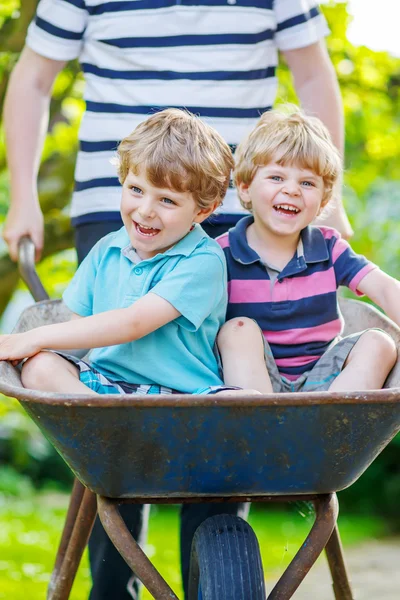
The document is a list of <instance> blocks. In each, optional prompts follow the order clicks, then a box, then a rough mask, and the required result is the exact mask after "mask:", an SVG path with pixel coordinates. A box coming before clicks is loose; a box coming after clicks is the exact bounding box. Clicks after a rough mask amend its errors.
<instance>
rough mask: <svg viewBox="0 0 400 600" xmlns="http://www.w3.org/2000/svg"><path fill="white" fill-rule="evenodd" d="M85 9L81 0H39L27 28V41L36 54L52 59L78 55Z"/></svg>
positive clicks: (85, 21) (65, 58) (69, 57)
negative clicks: (33, 16)
mask: <svg viewBox="0 0 400 600" xmlns="http://www.w3.org/2000/svg"><path fill="white" fill-rule="evenodd" d="M87 17H88V12H87V10H86V6H85V2H84V0H40V2H39V5H38V7H37V11H36V15H35V18H34V19H33V21H32V22H31V24H30V26H29V28H28V34H27V38H26V43H27V45H28V46H29V48H31V50H34V51H35V52H36V53H37V54H40V55H41V56H44V57H46V58H52V59H54V60H72V59H74V58H78V57H79V55H80V53H81V49H82V46H83V37H84V33H85V29H86V25H87Z"/></svg>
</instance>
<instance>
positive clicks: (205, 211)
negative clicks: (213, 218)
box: [193, 200, 220, 223]
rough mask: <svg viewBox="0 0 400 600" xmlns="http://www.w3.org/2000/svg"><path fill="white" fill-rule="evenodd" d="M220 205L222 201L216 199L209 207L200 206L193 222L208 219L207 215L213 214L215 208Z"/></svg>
mask: <svg viewBox="0 0 400 600" xmlns="http://www.w3.org/2000/svg"><path fill="white" fill-rule="evenodd" d="M219 205H220V202H218V200H216V201H215V202H213V203H212V204H211V206H209V207H208V208H199V210H198V212H197V215H196V216H195V217H194V219H193V223H202V222H203V221H204V220H205V219H207V217H209V216H210V215H212V213H213V212H214V211H215V210H217V208H218V206H219Z"/></svg>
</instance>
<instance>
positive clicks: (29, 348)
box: [0, 331, 41, 366]
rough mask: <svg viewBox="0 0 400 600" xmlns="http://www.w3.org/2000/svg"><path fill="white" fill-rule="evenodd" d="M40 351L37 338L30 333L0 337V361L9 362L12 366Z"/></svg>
mask: <svg viewBox="0 0 400 600" xmlns="http://www.w3.org/2000/svg"><path fill="white" fill-rule="evenodd" d="M35 338H36V339H35ZM40 350H41V347H40V344H39V343H38V341H37V336H33V335H32V332H31V331H27V332H26V333H14V334H13V333H11V334H9V335H0V360H9V361H10V362H11V363H12V364H13V365H14V366H15V365H17V364H18V363H19V361H20V360H22V359H23V358H29V357H30V356H33V355H34V354H37V353H38V352H40Z"/></svg>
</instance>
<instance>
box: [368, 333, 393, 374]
mask: <svg viewBox="0 0 400 600" xmlns="http://www.w3.org/2000/svg"><path fill="white" fill-rule="evenodd" d="M364 335H365V336H367V339H368V345H369V349H370V352H373V353H374V354H375V355H376V356H379V357H380V358H383V359H384V360H385V362H387V363H388V364H390V365H391V366H393V365H394V364H395V363H396V361H397V347H396V344H395V342H394V340H393V338H392V337H391V336H390V335H389V334H387V333H385V332H384V331H379V330H377V329H371V330H370V331H367V332H366V333H365V334H364Z"/></svg>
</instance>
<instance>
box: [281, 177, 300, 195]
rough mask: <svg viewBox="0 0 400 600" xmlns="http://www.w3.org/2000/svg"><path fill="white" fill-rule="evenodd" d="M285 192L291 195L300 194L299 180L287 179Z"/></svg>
mask: <svg viewBox="0 0 400 600" xmlns="http://www.w3.org/2000/svg"><path fill="white" fill-rule="evenodd" d="M283 192H284V193H285V194H288V195H289V196H298V195H299V193H300V187H299V184H298V183H297V181H290V180H288V181H286V182H285V185H284V187H283Z"/></svg>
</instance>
